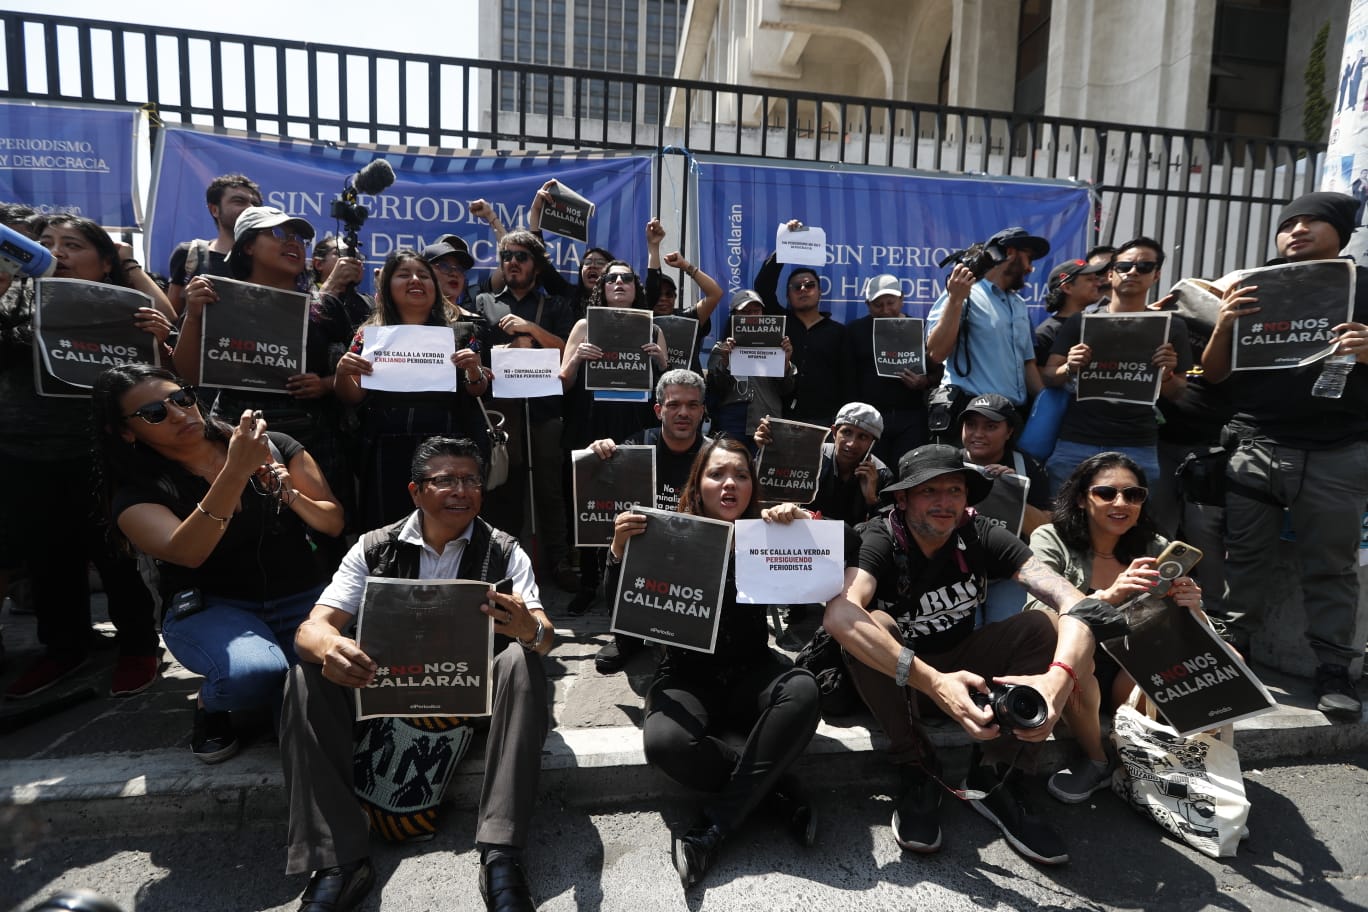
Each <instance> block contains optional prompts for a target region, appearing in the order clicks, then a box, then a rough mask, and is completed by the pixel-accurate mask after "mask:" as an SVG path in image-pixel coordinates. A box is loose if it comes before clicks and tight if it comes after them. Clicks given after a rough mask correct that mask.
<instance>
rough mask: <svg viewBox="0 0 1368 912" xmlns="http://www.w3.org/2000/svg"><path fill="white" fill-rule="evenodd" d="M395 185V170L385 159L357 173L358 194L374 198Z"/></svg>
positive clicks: (377, 160)
mask: <svg viewBox="0 0 1368 912" xmlns="http://www.w3.org/2000/svg"><path fill="white" fill-rule="evenodd" d="M392 183H394V169H393V168H392V167H390V163H389V162H387V161H385V160H384V159H383V158H377V159H376V160H375V161H373V162H371V163H370V164H369V165H366V167H364V168H362V169H361V170H360V171H358V172H356V181H355V187H356V189H357V192H359V193H364V194H366V195H368V196H374V195H375V194H377V193H379V192H380V191H382V190H384V189H385V188H387V187H389V185H390V184H392Z"/></svg>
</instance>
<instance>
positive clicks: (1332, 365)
mask: <svg viewBox="0 0 1368 912" xmlns="http://www.w3.org/2000/svg"><path fill="white" fill-rule="evenodd" d="M1355 361H1356V359H1355V357H1354V356H1353V355H1331V356H1330V357H1329V358H1326V359H1325V364H1324V365H1323V366H1322V367H1321V372H1320V376H1319V377H1317V378H1316V385H1315V386H1313V387H1311V395H1313V396H1315V397H1316V398H1318V399H1338V398H1339V397H1341V396H1343V395H1344V381H1346V380H1348V379H1349V372H1350V371H1352V370H1353V369H1354V362H1355Z"/></svg>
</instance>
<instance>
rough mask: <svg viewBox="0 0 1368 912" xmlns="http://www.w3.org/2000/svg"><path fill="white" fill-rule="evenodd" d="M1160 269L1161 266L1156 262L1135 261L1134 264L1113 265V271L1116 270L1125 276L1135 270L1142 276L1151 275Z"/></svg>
mask: <svg viewBox="0 0 1368 912" xmlns="http://www.w3.org/2000/svg"><path fill="white" fill-rule="evenodd" d="M1158 268H1159V264H1158V263H1156V262H1155V261H1154V260H1135V261H1134V262H1130V263H1112V269H1115V270H1116V271H1117V272H1119V273H1121V274H1122V275H1125V274H1126V273H1128V272H1130V271H1131V270H1132V269H1134V270H1135V271H1136V272H1138V273H1140V274H1141V275H1149V274H1150V273H1151V272H1154V270H1156V269H1158Z"/></svg>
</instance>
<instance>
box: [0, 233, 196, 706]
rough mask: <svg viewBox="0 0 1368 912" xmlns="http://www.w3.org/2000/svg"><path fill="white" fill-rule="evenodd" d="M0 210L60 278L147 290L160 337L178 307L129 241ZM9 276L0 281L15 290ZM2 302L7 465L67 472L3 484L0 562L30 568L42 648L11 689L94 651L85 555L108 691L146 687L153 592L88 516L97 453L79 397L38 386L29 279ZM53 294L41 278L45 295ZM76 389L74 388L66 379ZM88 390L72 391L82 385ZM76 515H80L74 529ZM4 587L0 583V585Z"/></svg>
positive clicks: (44, 683)
mask: <svg viewBox="0 0 1368 912" xmlns="http://www.w3.org/2000/svg"><path fill="white" fill-rule="evenodd" d="M0 221H3V222H4V223H5V224H6V225H7V226H8V227H10V228H13V229H14V230H17V231H20V232H22V233H24V234H27V235H29V236H30V237H32V238H34V239H35V240H37V241H38V243H40V244H41V245H42V246H43V247H46V248H47V249H48V251H49V252H50V253H51V254H52V258H53V262H54V272H53V277H54V278H56V279H68V280H80V281H83V282H90V283H99V284H102V285H117V286H121V287H124V288H132V289H133V290H135V291H139V292H142V293H143V294H145V295H147V297H148V298H149V301H148V303H147V306H145V307H140V308H138V309H137V310H136V311H133V313H132V316H131V318H130V322H131V323H132V324H133V325H134V326H135V327H137V328H138V329H141V330H143V331H145V332H147V333H149V334H151V336H152V337H153V338H155V339H156V341H157V343H158V344H159V345H160V344H164V343H165V342H166V338H167V336H168V334H169V333H170V332H171V318H172V317H173V316H174V311H173V310H172V309H171V305H170V303H169V302H168V301H167V300H166V296H165V295H164V294H162V291H161V289H160V288H158V287H157V285H156V283H155V282H153V281H152V280H151V279H150V278H148V276H147V273H145V272H144V271H143V269H142V267H141V266H139V265H138V261H137V260H135V259H133V251H132V249H131V248H129V247H128V245H126V244H117V243H115V242H114V240H113V239H112V238H110V236H109V234H108V233H107V232H106V231H105V230H104V229H103V228H101V227H100V226H99V225H98V224H96V223H95V222H93V221H91V220H90V219H87V218H81V217H80V216H75V215H53V216H49V217H47V218H40V217H37V216H33V214H32V212H31V210H24V209H22V208H20V207H15V206H6V207H5V208H4V211H3V212H0ZM12 278H13V276H6V278H5V279H4V281H3V286H4V288H5V289H9V286H10V284H11V283H10V280H11V279H12ZM18 285H19V287H17V288H14V289H12V290H11V291H10V294H9V295H7V296H6V297H5V300H4V302H3V304H0V424H2V425H3V426H4V428H5V432H4V434H3V440H2V441H0V468H2V469H3V470H4V473H5V477H6V478H9V479H37V478H60V479H63V480H64V481H63V482H62V483H61V484H55V485H46V484H32V483H26V482H23V481H20V482H18V483H13V484H10V485H9V486H8V490H7V492H6V494H5V496H4V498H3V501H2V502H3V506H0V567H5V568H9V567H25V568H27V571H28V580H29V584H30V587H31V590H30V591H31V592H32V595H33V609H34V613H35V614H36V615H37V622H38V639H39V641H40V642H41V643H42V644H43V646H44V647H45V651H44V654H43V655H41V656H39V657H38V658H36V659H35V660H34V661H33V663H32V664H30V665H28V666H27V667H26V668H24V670H23V671H21V672H20V674H19V676H18V677H17V678H16V679H15V680H13V681H11V682H10V684H9V686H8V687H7V688H6V689H5V696H6V697H8V698H10V699H16V700H17V699H24V698H27V697H32V696H34V695H35V694H38V693H41V692H43V691H45V690H47V689H48V688H50V687H52V686H54V685H56V684H57V683H58V682H60V681H62V680H63V679H65V678H66V677H67V676H68V675H70V674H72V673H74V672H76V671H77V670H79V669H80V668H81V667H82V666H84V665H85V664H86V662H87V661H88V659H89V656H90V650H91V646H92V643H93V642H95V640H94V639H93V637H92V632H91V628H90V624H91V614H90V588H89V585H88V582H87V581H88V579H89V577H88V575H87V573H86V562H87V561H88V560H89V561H93V562H94V564H95V566H96V568H97V569H98V570H99V573H100V578H101V580H102V581H103V584H104V591H105V595H106V596H107V599H108V604H109V615H110V620H112V621H113V622H114V626H115V629H116V630H117V631H118V637H117V644H118V649H119V657H118V660H117V662H116V664H115V666H114V674H113V679H112V681H111V683H110V694H111V695H112V696H129V695H132V694H135V693H138V692H140V691H142V690H145V689H146V688H147V687H149V686H150V685H151V684H152V682H153V681H154V680H156V677H157V666H158V656H159V646H158V642H157V628H156V617H155V606H154V603H153V599H152V595H151V593H150V592H149V591H148V589H147V586H146V585H144V583H143V581H142V577H141V576H139V574H138V568H137V565H136V563H135V562H134V561H133V560H132V559H131V558H129V557H127V556H125V555H116V554H114V553H113V552H112V551H111V549H110V548H109V547H108V543H107V541H106V536H105V534H104V530H103V529H102V528H101V527H100V526H99V524H97V523H95V522H92V521H90V518H91V517H92V516H93V513H94V511H93V510H92V509H91V508H92V504H91V502H90V490H91V489H90V484H89V479H90V475H91V469H92V462H91V458H90V454H89V438H88V436H87V431H86V428H85V419H86V414H87V409H88V408H89V405H88V404H87V403H86V402H85V401H84V400H83V399H82V398H54V397H51V396H42V395H39V393H38V384H37V379H36V378H35V376H34V369H33V366H34V355H35V354H36V352H35V339H34V331H33V290H34V284H33V283H32V282H22V283H18ZM54 293H58V287H57V286H46V287H45V292H44V294H45V296H46V295H50V294H54ZM64 392H67V393H70V392H72V390H65V391H64ZM82 392H83V391H81V390H75V393H76V394H77V396H79V395H80V394H81V393H82ZM73 519H75V520H77V521H78V525H77V526H76V527H75V528H73V526H72V521H73ZM4 588H5V586H4V584H3V582H0V591H3V590H4Z"/></svg>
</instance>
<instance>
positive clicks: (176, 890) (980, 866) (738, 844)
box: [0, 753, 1368, 912]
mask: <svg viewBox="0 0 1368 912" xmlns="http://www.w3.org/2000/svg"><path fill="white" fill-rule="evenodd" d="M1366 767H1368V753H1355V754H1346V755H1342V756H1338V757H1333V758H1322V759H1320V760H1318V761H1317V762H1311V763H1306V762H1303V763H1287V764H1281V765H1274V766H1265V767H1255V768H1252V769H1246V770H1245V783H1246V788H1247V791H1248V794H1249V795H1250V798H1251V799H1252V802H1253V813H1252V815H1251V817H1250V837H1249V839H1248V840H1246V841H1245V843H1244V844H1243V845H1242V846H1241V848H1240V852H1239V854H1238V856H1237V857H1235V858H1233V859H1226V860H1222V861H1216V860H1212V859H1209V858H1206V857H1205V856H1203V855H1201V854H1199V853H1197V852H1195V851H1193V850H1191V849H1189V848H1187V847H1186V846H1184V845H1182V844H1180V843H1177V842H1175V841H1174V840H1172V839H1170V838H1168V837H1167V836H1165V835H1164V834H1163V833H1162V832H1161V831H1160V830H1159V828H1158V827H1157V826H1155V825H1153V824H1150V823H1148V822H1147V821H1145V820H1142V819H1141V818H1140V817H1138V816H1137V815H1136V814H1135V813H1134V812H1133V811H1131V810H1130V809H1128V808H1127V807H1125V806H1123V805H1122V804H1121V803H1120V801H1119V800H1118V799H1116V798H1115V797H1114V796H1113V795H1111V794H1110V793H1108V792H1100V793H1098V794H1097V795H1095V796H1094V800H1093V801H1092V802H1091V803H1090V804H1086V805H1080V806H1073V807H1066V806H1063V805H1060V804H1057V803H1055V802H1054V801H1053V800H1052V799H1050V798H1049V797H1048V796H1045V795H1044V793H1043V789H1042V790H1041V791H1040V793H1039V804H1040V805H1041V806H1042V807H1044V808H1048V810H1049V811H1050V812H1051V813H1052V814H1053V815H1054V819H1055V820H1056V821H1057V823H1058V824H1059V825H1060V826H1061V828H1062V829H1063V830H1064V831H1065V832H1066V833H1067V835H1068V839H1069V843H1070V850H1071V854H1072V862H1071V863H1070V864H1069V865H1067V866H1065V867H1062V868H1057V869H1046V868H1040V867H1037V866H1035V865H1033V864H1031V863H1030V862H1027V861H1025V860H1023V859H1021V858H1020V857H1019V856H1017V855H1016V854H1015V853H1014V852H1013V851H1012V850H1011V849H1010V848H1009V847H1008V846H1007V845H1006V844H1005V843H1004V842H1003V841H1002V840H1001V839H1000V838H998V836H997V832H996V830H994V829H992V828H991V827H990V826H989V824H988V823H987V822H986V821H984V820H983V819H982V818H980V817H979V816H978V815H977V814H975V813H974V812H973V811H972V809H970V808H968V807H965V806H959V805H954V802H953V800H951V802H950V803H951V805H954V806H948V807H947V809H946V811H945V813H944V829H945V840H946V842H945V848H944V850H943V851H942V852H941V853H940V854H938V855H935V856H932V857H913V856H911V855H907V854H904V853H903V852H902V851H901V850H900V849H899V848H898V846H897V844H896V843H895V842H894V841H893V838H892V836H891V833H890V830H889V828H888V820H889V817H890V816H891V813H892V803H891V799H890V798H889V797H888V796H887V795H886V794H869V793H867V792H862V791H860V790H859V789H858V785H856V784H846V785H843V786H841V787H840V788H838V789H835V790H831V791H817V792H815V793H814V797H815V798H816V802H817V806H818V808H819V811H820V813H821V815H822V829H821V834H820V836H819V839H818V844H817V846H816V847H815V848H812V849H801V848H799V847H797V846H796V844H794V843H793V842H792V841H791V840H790V837H789V836H788V834H787V833H786V832H785V831H784V830H783V828H782V827H781V826H779V825H778V824H777V823H775V822H773V821H766V820H763V819H758V820H754V821H753V822H752V823H751V824H750V825H749V826H748V828H747V829H746V830H744V831H743V832H742V833H740V834H738V835H737V836H736V837H734V838H733V839H732V840H731V841H730V842H728V843H727V844H726V846H725V851H724V855H723V857H722V859H721V860H720V862H719V863H718V865H717V866H716V867H715V868H714V869H713V870H712V871H711V872H710V873H709V874H708V876H707V878H706V879H705V881H704V883H703V884H702V885H701V887H696V888H694V889H692V890H690V891H689V892H688V893H687V894H686V893H685V892H684V891H682V890H681V889H680V886H679V881H678V878H677V877H676V875H675V872H674V869H673V867H672V865H671V863H670V855H669V833H670V828H671V827H680V826H683V825H685V824H686V823H687V822H688V821H689V820H690V818H691V817H692V815H693V814H694V813H695V809H694V808H693V807H691V806H690V805H689V804H688V803H687V802H681V801H678V800H675V801H669V802H663V803H662V802H653V803H650V804H635V805H630V806H627V807H625V808H619V807H605V806H598V807H580V806H564V805H562V804H560V803H559V799H558V797H557V796H556V795H554V794H550V795H547V796H545V798H544V801H543V805H542V807H541V808H540V809H539V812H538V816H537V820H536V831H535V834H534V837H533V841H532V844H531V845H530V846H529V848H528V869H529V873H530V877H531V880H532V884H533V889H534V891H535V894H536V896H537V898H538V900H539V901H540V903H541V906H540V908H541V909H543V910H546V912H567V910H584V912H618V910H623V912H626V910H632V912H651V910H689V912H705V910H726V912H746V910H757V912H759V910H765V912H771V910H779V912H790V910H795V912H796V910H808V909H813V910H816V909H821V910H831V909H840V910H843V912H861V910H880V912H883V910H892V909H935V910H940V909H944V910H995V909H1033V908H1042V909H1095V910H1113V909H1115V910H1129V909H1144V910H1156V909H1163V910H1174V912H1187V910H1199V909H1220V910H1227V912H1239V910H1260V912H1262V910H1284V909H1287V910H1290V909H1308V908H1311V909H1340V910H1351V909H1353V910H1359V909H1366V908H1368V852H1365V850H1364V849H1365V845H1368V822H1365V817H1366V816H1368V815H1365V809H1368V770H1366ZM121 829H123V830H125V835H121V836H116V837H111V838H108V839H100V838H82V839H71V840H67V841H49V842H45V843H43V844H40V845H36V846H32V847H21V848H19V849H16V850H11V851H9V852H7V853H5V854H3V855H0V864H2V865H3V870H4V872H5V873H4V875H3V879H2V880H0V905H2V906H4V908H6V909H14V910H22V909H26V908H28V907H29V906H30V905H32V904H33V903H35V902H36V901H37V900H38V899H40V898H41V897H43V896H46V895H48V894H50V893H52V892H55V891H57V890H59V889H65V888H72V887H78V886H79V887H87V888H92V889H95V890H98V891H100V892H102V893H104V894H106V895H107V896H109V897H110V898H112V899H114V900H115V901H117V902H118V903H120V904H121V905H122V906H123V908H124V909H125V910H126V912H135V910H136V912H163V910H166V912H169V910H177V912H184V910H194V912H230V910H231V912H242V910H291V909H294V908H295V907H296V904H297V897H298V895H299V893H300V892H301V891H302V890H303V888H304V884H305V882H306V880H307V878H306V877H304V876H302V875H301V876H296V877H286V876H285V875H284V874H283V870H284V851H283V843H284V840H285V830H284V826H283V825H282V824H280V823H278V822H273V823H271V824H270V825H263V826H259V827H247V828H244V829H240V830H235V831H227V832H225V831H222V830H219V831H205V832H196V831H194V830H193V829H189V828H187V829H182V830H181V831H179V832H175V833H147V834H145V835H127V833H128V832H135V827H127V826H125V827H122V828H121ZM473 829H474V814H473V813H472V811H471V810H470V809H468V808H461V809H458V808H451V807H449V808H448V810H447V812H446V814H445V816H444V818H443V821H442V826H441V832H440V834H439V835H438V836H437V838H436V839H434V840H432V841H430V842H427V843H420V844H416V845H411V846H408V847H395V846H387V845H383V844H380V843H376V844H375V851H374V855H373V857H374V859H375V862H376V866H377V869H378V873H379V886H378V887H377V889H376V890H375V891H374V892H373V893H372V894H371V896H370V897H369V898H368V900H367V901H366V903H365V904H364V905H363V909H365V910H368V912H430V910H438V909H441V910H448V909H454V910H477V909H480V908H482V903H481V901H480V897H479V892H478V889H477V885H476V872H477V869H478V864H477V856H476V853H475V851H474V848H473V846H472V833H473Z"/></svg>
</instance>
